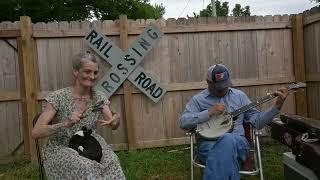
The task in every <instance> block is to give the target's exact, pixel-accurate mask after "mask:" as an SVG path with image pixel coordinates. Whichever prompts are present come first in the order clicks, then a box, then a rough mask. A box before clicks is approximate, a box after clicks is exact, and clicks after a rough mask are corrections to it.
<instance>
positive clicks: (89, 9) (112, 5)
mask: <svg viewBox="0 0 320 180" xmlns="http://www.w3.org/2000/svg"><path fill="white" fill-rule="evenodd" d="M164 13H165V8H164V6H163V5H162V4H155V5H151V4H150V2H149V0H1V2H0V21H17V20H19V16H22V15H27V16H30V17H31V19H32V21H33V22H48V21H75V20H89V19H92V18H93V17H95V18H97V19H111V20H114V19H117V18H118V17H119V15H120V14H126V15H127V16H128V18H130V19H140V18H141V19H147V18H155V19H157V18H161V17H162V16H163V15H164Z"/></svg>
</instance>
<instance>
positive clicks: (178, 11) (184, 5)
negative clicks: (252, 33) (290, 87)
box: [150, 0, 319, 19]
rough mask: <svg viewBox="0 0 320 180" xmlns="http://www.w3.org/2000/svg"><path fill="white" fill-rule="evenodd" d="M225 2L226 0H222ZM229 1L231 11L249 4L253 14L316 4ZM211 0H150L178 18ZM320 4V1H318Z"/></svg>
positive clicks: (293, 10) (297, 10) (293, 0)
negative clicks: (236, 6) (237, 6)
mask: <svg viewBox="0 0 320 180" xmlns="http://www.w3.org/2000/svg"><path fill="white" fill-rule="evenodd" d="M222 1H223V2H224V1H226V0H222ZM227 1H228V2H229V13H231V12H232V9H233V8H234V5H235V4H241V6H242V7H244V6H246V5H249V6H250V11H251V15H276V14H297V13H300V12H303V11H304V10H307V9H310V8H311V7H314V6H315V5H316V3H315V2H310V0H227ZM210 2H211V0H150V3H151V4H155V3H157V4H160V3H162V4H163V5H164V6H165V8H166V13H165V14H164V18H165V19H167V18H178V17H186V16H187V15H189V16H191V17H192V16H193V12H196V13H199V12H200V10H202V9H204V8H206V6H207V5H208V4H209V3H210ZM318 4H319V3H318Z"/></svg>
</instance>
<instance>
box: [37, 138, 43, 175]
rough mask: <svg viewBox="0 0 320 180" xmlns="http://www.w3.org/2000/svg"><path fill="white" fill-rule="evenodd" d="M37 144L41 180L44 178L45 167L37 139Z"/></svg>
mask: <svg viewBox="0 0 320 180" xmlns="http://www.w3.org/2000/svg"><path fill="white" fill-rule="evenodd" d="M35 144H36V151H37V158H38V166H39V178H40V180H44V179H45V177H44V168H43V163H42V158H41V153H40V147H39V142H38V140H35Z"/></svg>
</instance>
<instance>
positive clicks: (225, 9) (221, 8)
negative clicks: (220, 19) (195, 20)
mask: <svg viewBox="0 0 320 180" xmlns="http://www.w3.org/2000/svg"><path fill="white" fill-rule="evenodd" d="M215 4H216V14H217V16H227V15H228V13H229V2H223V3H222V4H221V2H220V1H217V0H216V3H215ZM193 15H194V16H195V17H209V16H211V15H212V5H211V3H210V4H209V5H208V6H207V8H206V9H203V10H201V11H200V14H196V13H195V12H193Z"/></svg>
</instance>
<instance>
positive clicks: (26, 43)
mask: <svg viewBox="0 0 320 180" xmlns="http://www.w3.org/2000/svg"><path fill="white" fill-rule="evenodd" d="M20 30H21V37H18V41H17V44H18V54H19V58H18V59H19V60H18V62H19V76H20V93H21V109H22V125H23V141H24V150H25V154H26V155H27V156H29V158H30V159H31V160H34V159H35V154H34V143H33V141H32V137H31V131H32V127H33V126H32V118H33V117H34V116H35V115H36V113H37V110H38V102H37V89H38V88H37V83H38V82H37V81H38V78H36V77H37V76H36V70H37V69H36V64H35V63H36V62H35V54H34V40H33V37H32V22H31V19H30V17H28V16H21V17H20Z"/></svg>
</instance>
